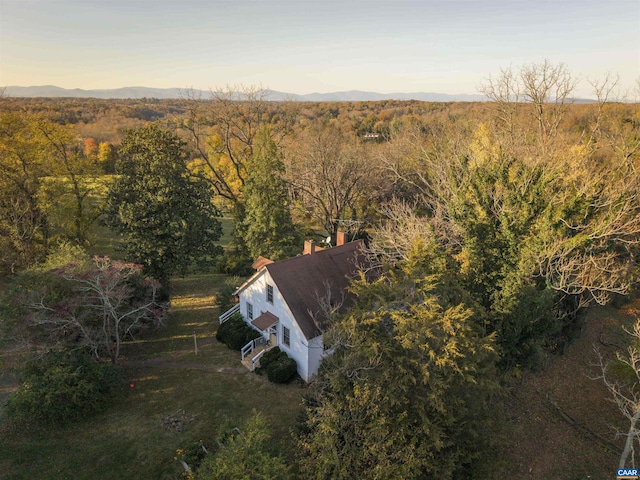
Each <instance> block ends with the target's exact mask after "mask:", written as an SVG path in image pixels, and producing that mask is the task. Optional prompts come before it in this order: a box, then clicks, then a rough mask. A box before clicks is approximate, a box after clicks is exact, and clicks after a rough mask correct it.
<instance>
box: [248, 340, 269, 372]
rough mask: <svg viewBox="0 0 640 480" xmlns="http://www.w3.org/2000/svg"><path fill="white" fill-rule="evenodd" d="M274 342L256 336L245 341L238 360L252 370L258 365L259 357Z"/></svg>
mask: <svg viewBox="0 0 640 480" xmlns="http://www.w3.org/2000/svg"><path fill="white" fill-rule="evenodd" d="M275 346H276V345H275V343H273V342H271V341H270V340H265V339H264V338H263V337H259V338H256V339H255V340H251V341H250V342H249V343H247V344H246V345H245V346H244V347H242V350H241V351H240V353H241V354H242V360H240V362H241V363H242V364H243V365H244V366H245V367H247V369H249V371H250V372H253V371H254V370H255V369H256V368H258V367H259V366H260V357H261V356H262V355H264V354H265V353H266V352H268V351H269V350H271V349H272V348H273V347H275Z"/></svg>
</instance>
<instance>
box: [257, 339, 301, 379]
mask: <svg viewBox="0 0 640 480" xmlns="http://www.w3.org/2000/svg"><path fill="white" fill-rule="evenodd" d="M260 371H261V372H262V371H263V372H266V374H267V378H268V379H269V381H271V382H273V383H286V382H288V381H289V380H291V378H293V376H294V375H295V374H296V373H297V371H298V365H297V364H296V361H295V360H294V359H293V358H289V356H288V355H287V354H286V353H285V352H283V351H281V350H280V349H279V348H278V347H275V348H272V349H271V350H269V351H268V352H266V353H265V354H264V355H262V357H260Z"/></svg>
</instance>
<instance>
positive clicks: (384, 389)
mask: <svg viewBox="0 0 640 480" xmlns="http://www.w3.org/2000/svg"><path fill="white" fill-rule="evenodd" d="M430 263H431V258H430V256H429V255H428V254H426V255H425V248H424V245H422V246H421V245H416V247H415V248H414V250H413V251H412V252H411V253H410V256H409V259H408V260H407V261H405V262H403V264H401V265H400V266H399V268H397V269H393V270H390V271H388V272H387V273H386V274H385V275H383V276H382V277H381V278H380V279H379V280H377V281H375V282H372V283H367V282H366V281H360V282H357V283H356V285H355V286H354V291H355V293H356V294H357V295H358V297H359V298H360V305H359V307H358V308H357V309H355V310H354V311H352V312H351V313H350V314H349V315H347V316H346V317H345V318H343V319H342V320H339V321H338V322H337V324H336V325H335V328H334V330H333V331H332V332H330V333H329V334H328V335H326V336H325V337H326V338H327V342H328V343H329V344H330V345H332V347H333V348H334V349H335V353H334V355H333V356H331V357H329V358H327V359H325V361H324V362H323V369H322V370H321V373H320V375H319V378H318V379H317V381H316V382H315V383H314V384H313V385H312V386H311V392H310V395H309V396H308V397H307V399H306V409H305V421H304V423H303V425H302V435H301V437H300V438H301V447H302V452H303V458H302V468H303V472H304V473H305V474H306V477H305V478H317V479H324V478H335V479H351V478H371V479H389V478H441V479H447V478H463V477H465V472H467V475H468V472H470V471H473V472H474V475H476V476H475V478H477V474H478V473H479V470H478V469H479V468H480V467H481V466H482V462H481V460H483V459H484V457H485V455H484V453H485V452H486V451H487V449H488V448H489V447H490V445H491V444H492V442H493V441H494V440H493V438H494V437H493V435H492V433H493V432H494V431H495V428H494V427H495V426H496V421H497V418H496V415H495V413H496V409H495V405H496V402H495V401H494V399H495V398H496V394H497V392H498V391H499V390H498V386H497V382H496V378H495V375H494V365H495V361H496V359H497V354H496V353H495V350H494V348H493V336H489V337H482V335H481V333H480V332H479V331H478V329H477V328H476V327H475V324H476V323H477V321H475V320H474V316H475V315H477V313H476V311H475V308H477V307H475V306H473V307H471V308H470V306H467V305H465V304H463V303H457V302H456V301H453V302H452V301H450V300H448V298H450V299H455V298H461V297H463V296H464V294H463V293H461V292H455V291H453V292H451V294H450V295H443V294H442V291H443V290H444V289H452V290H456V289H457V288H458V287H456V286H455V284H454V283H452V282H449V281H447V280H446V279H444V278H443V276H441V275H439V274H437V273H433V271H432V267H431V265H430ZM471 467H473V468H471Z"/></svg>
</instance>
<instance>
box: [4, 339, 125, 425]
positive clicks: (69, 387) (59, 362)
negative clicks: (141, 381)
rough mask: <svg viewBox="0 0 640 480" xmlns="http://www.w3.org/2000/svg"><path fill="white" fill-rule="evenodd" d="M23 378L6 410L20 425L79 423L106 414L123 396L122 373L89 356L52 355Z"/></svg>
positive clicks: (31, 366) (28, 369) (30, 366)
mask: <svg viewBox="0 0 640 480" xmlns="http://www.w3.org/2000/svg"><path fill="white" fill-rule="evenodd" d="M22 376H23V382H22V383H21V385H20V386H19V387H18V390H17V391H16V393H14V394H13V395H11V397H9V401H8V402H7V410H6V412H7V415H8V417H9V418H11V419H13V420H15V421H18V422H21V421H25V422H27V423H31V422H34V423H39V424H44V425H54V424H56V425H58V424H62V423H66V422H69V421H71V420H78V419H81V418H84V417H86V416H88V415H90V414H92V413H96V412H99V411H101V410H104V409H105V408H106V407H108V406H109V405H110V404H111V403H112V402H113V401H114V400H115V398H116V397H117V396H118V394H119V393H121V392H122V388H121V387H122V377H121V375H120V370H118V368H117V367H116V366H115V365H112V364H111V363H103V362H98V361H96V360H94V359H93V358H92V357H91V356H89V354H88V353H85V352H78V351H75V352H68V351H64V352H51V353H48V354H47V355H45V357H44V358H43V359H41V360H37V361H35V360H34V361H32V362H30V363H29V364H27V366H26V367H25V368H24V370H23V372H22Z"/></svg>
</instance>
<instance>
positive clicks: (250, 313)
mask: <svg viewBox="0 0 640 480" xmlns="http://www.w3.org/2000/svg"><path fill="white" fill-rule="evenodd" d="M247 318H248V319H249V320H253V305H251V304H250V303H249V302H247Z"/></svg>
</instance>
